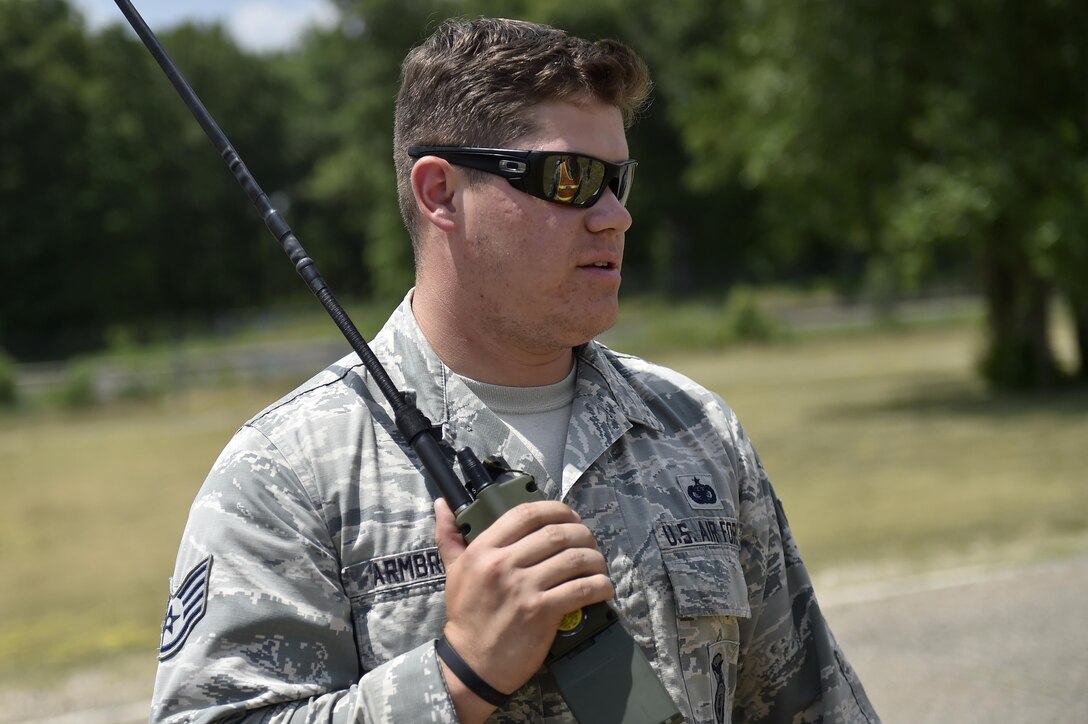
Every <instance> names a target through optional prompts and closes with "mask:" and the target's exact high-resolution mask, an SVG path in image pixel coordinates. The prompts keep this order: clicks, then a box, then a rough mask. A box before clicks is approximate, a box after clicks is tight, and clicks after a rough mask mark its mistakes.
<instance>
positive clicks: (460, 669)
mask: <svg viewBox="0 0 1088 724" xmlns="http://www.w3.org/2000/svg"><path fill="white" fill-rule="evenodd" d="M434 650H435V652H436V653H437V654H438V658H440V659H442V660H443V661H445V662H446V666H448V667H450V671H452V672H453V673H454V674H456V675H457V678H458V679H460V680H461V683H463V684H464V685H465V686H467V687H468V688H470V689H472V693H474V694H475V695H476V696H478V697H480V698H481V699H483V700H484V701H486V702H487V703H488V704H494V705H495V706H502V705H503V704H505V703H506V702H507V701H509V699H510V697H511V696H513V695H512V694H503V693H502V692H501V691H498V690H496V689H493V688H491V685H490V684H488V683H487V682H486V681H484V680H483V679H481V678H480V677H479V676H477V675H476V672H475V671H473V670H472V667H471V666H469V665H468V664H466V663H465V660H464V659H462V658H461V656H460V654H458V653H457V652H456V651H454V650H453V647H452V646H450V642H449V641H447V640H446V637H445V636H442V637H441V638H439V639H438V641H436V642H435V645H434Z"/></svg>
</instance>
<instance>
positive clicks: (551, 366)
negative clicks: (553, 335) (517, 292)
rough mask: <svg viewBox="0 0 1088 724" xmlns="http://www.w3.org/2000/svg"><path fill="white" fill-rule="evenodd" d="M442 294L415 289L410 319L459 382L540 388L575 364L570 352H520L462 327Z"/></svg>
mask: <svg viewBox="0 0 1088 724" xmlns="http://www.w3.org/2000/svg"><path fill="white" fill-rule="evenodd" d="M457 312H458V310H456V309H453V308H451V307H450V305H449V304H448V303H446V302H445V300H444V298H443V297H442V295H432V294H428V293H427V292H426V291H425V290H423V289H420V288H417V289H416V291H415V293H414V294H413V297H412V314H413V315H414V316H415V318H416V323H417V324H419V328H420V330H422V332H423V336H424V337H426V338H427V341H428V342H429V343H430V345H431V347H432V349H434V351H435V354H437V355H438V357H439V359H441V360H442V362H443V363H444V364H445V365H446V366H447V367H449V368H450V369H451V370H453V371H454V372H456V373H457V374H459V375H461V376H463V377H469V378H471V379H474V380H479V381H480V382H487V383H488V384H492V385H504V386H507V387H539V386H541V385H550V384H554V383H556V382H559V381H560V380H562V379H564V378H565V377H566V376H567V375H568V374H569V373H570V370H571V367H572V366H573V364H574V352H573V350H572V349H571V348H569V347H566V348H562V349H556V350H544V349H538V350H528V349H520V348H517V347H515V346H513V345H510V344H504V343H503V341H502V340H498V339H495V338H494V337H493V336H489V335H487V334H485V333H484V332H483V331H482V330H478V329H476V328H475V327H473V325H472V324H470V323H466V322H465V321H464V320H463V319H462V318H461V315H459V314H458V313H457Z"/></svg>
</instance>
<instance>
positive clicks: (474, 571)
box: [435, 499, 613, 722]
mask: <svg viewBox="0 0 1088 724" xmlns="http://www.w3.org/2000/svg"><path fill="white" fill-rule="evenodd" d="M435 518H436V523H435V542H436V543H437V545H438V550H439V553H440V554H441V555H442V563H443V565H444V566H445V568H446V626H445V629H444V632H445V635H446V640H447V641H449V643H450V645H451V646H453V648H454V650H456V651H457V653H459V654H460V655H461V658H463V659H464V660H465V662H466V663H468V665H469V666H470V667H471V668H472V669H473V670H474V671H475V672H476V673H477V674H478V675H479V676H480V678H482V679H483V680H484V681H486V682H487V683H488V684H490V685H491V686H492V687H493V688H495V689H498V690H499V691H501V692H503V693H510V692H513V691H516V690H517V689H519V688H520V687H521V686H522V684H524V683H525V682H526V681H528V680H529V678H530V677H532V675H533V674H534V673H536V671H537V670H538V669H539V668H540V666H541V665H542V664H543V663H544V659H545V657H546V656H547V654H548V649H549V648H550V647H551V644H552V641H553V640H554V639H555V632H556V630H557V629H558V627H559V622H560V620H561V619H562V618H563V616H564V615H565V614H567V613H569V612H570V611H573V610H575V609H578V608H580V607H583V606H589V605H591V604H594V603H598V602H600V601H607V600H608V599H610V598H611V597H612V595H613V590H612V583H611V582H610V581H609V580H608V569H607V566H606V564H605V560H604V556H603V555H601V553H600V551H598V550H597V542H596V541H595V540H594V539H593V534H592V533H590V531H589V529H588V528H586V526H585V525H583V524H582V522H581V518H579V517H578V514H577V513H575V512H574V511H573V510H571V509H570V508H569V507H568V506H567V505H565V504H563V503H560V502H557V501H550V500H549V501H540V502H535V503H525V504H522V505H519V506H517V507H516V508H513V509H512V510H509V511H507V512H506V513H505V514H503V515H502V517H500V518H499V519H498V520H497V521H495V522H494V523H493V524H492V525H491V526H490V527H489V528H488V529H487V530H485V531H484V532H483V533H481V534H480V535H479V536H478V537H477V538H476V539H474V540H473V541H472V544H471V545H466V544H465V541H464V539H463V538H462V537H461V534H460V533H459V532H458V530H457V522H456V520H455V519H454V517H453V513H452V512H450V509H449V506H448V505H447V504H446V501H445V500H442V499H439V500H437V501H435ZM443 671H444V673H445V677H446V681H447V683H448V684H449V685H450V688H451V695H453V698H454V706H455V707H456V708H457V714H458V717H460V719H461V721H462V722H475V721H483V720H484V719H486V718H487V717H488V716H489V715H490V714H491V712H492V711H494V708H495V707H493V706H492V705H491V704H488V703H487V702H485V701H483V700H482V699H480V698H479V697H477V696H476V695H475V694H473V693H472V692H471V691H470V690H468V689H467V688H465V687H464V686H463V684H462V683H461V682H460V680H459V679H457V677H456V676H454V675H453V673H452V672H450V671H449V670H448V669H446V668H445V666H444V665H443Z"/></svg>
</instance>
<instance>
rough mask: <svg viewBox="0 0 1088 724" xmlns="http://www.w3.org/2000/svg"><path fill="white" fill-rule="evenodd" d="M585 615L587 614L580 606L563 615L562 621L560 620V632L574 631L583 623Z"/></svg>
mask: <svg viewBox="0 0 1088 724" xmlns="http://www.w3.org/2000/svg"><path fill="white" fill-rule="evenodd" d="M584 617H585V616H584V614H583V613H582V609H580V608H579V609H576V610H574V611H571V612H570V613H568V614H567V615H566V616H564V617H563V620H562V621H560V622H559V631H560V633H567V632H568V631H573V630H574V629H576V628H578V626H580V625H581V623H582V619H583V618H584Z"/></svg>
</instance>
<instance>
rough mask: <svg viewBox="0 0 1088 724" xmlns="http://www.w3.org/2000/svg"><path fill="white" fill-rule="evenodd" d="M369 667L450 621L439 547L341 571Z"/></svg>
mask: <svg viewBox="0 0 1088 724" xmlns="http://www.w3.org/2000/svg"><path fill="white" fill-rule="evenodd" d="M340 579H341V582H342V583H343V586H344V590H345V591H346V592H347V594H348V598H349V599H350V601H351V614H352V619H353V622H354V624H355V642H356V644H357V645H358V647H359V659H360V662H361V663H362V665H363V667H364V668H365V669H367V670H370V669H373V668H375V667H377V666H380V665H381V664H383V663H385V662H386V661H388V660H390V659H392V658H394V657H396V656H398V655H400V654H402V653H404V652H405V651H410V650H411V649H414V648H415V647H417V646H419V645H420V644H423V643H425V642H426V641H429V640H431V639H434V638H437V637H438V636H439V635H440V634H441V633H442V627H443V626H444V625H445V623H446V571H445V569H444V568H443V567H442V559H441V557H439V555H438V549H437V548H426V549H421V550H415V551H409V552H407V553H398V554H393V555H388V556H382V557H380V558H374V559H371V560H369V561H363V562H362V563H356V564H354V565H351V566H348V567H347V568H344V569H343V570H341V572H340Z"/></svg>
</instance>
